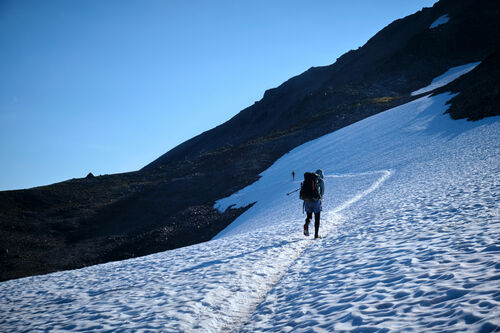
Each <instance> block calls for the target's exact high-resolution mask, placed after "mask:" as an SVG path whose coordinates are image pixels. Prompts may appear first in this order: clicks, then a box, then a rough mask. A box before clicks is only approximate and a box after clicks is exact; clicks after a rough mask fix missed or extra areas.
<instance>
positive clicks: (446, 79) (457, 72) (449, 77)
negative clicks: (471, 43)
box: [411, 61, 481, 96]
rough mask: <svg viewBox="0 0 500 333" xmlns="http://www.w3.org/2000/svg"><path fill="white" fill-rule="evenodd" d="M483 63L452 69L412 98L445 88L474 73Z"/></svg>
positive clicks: (413, 94) (414, 93)
mask: <svg viewBox="0 0 500 333" xmlns="http://www.w3.org/2000/svg"><path fill="white" fill-rule="evenodd" d="M480 63H481V62H480V61H478V62H471V63H469V64H466V65H462V66H457V67H452V68H450V69H448V70H447V71H446V72H445V73H444V74H442V75H440V76H438V77H436V78H435V79H434V80H432V82H431V84H429V85H428V86H426V87H424V88H421V89H418V90H416V91H414V92H412V93H411V95H412V96H416V95H420V94H423V93H426V92H429V91H432V90H434V89H437V88H440V87H443V86H445V85H447V84H448V83H450V82H451V81H453V80H455V79H457V78H459V77H460V76H462V75H464V74H467V73H469V72H470V71H472V70H473V69H474V68H476V66H477V65H479V64H480Z"/></svg>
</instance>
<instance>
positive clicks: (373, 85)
mask: <svg viewBox="0 0 500 333" xmlns="http://www.w3.org/2000/svg"><path fill="white" fill-rule="evenodd" d="M443 15H448V17H449V18H450V19H449V21H448V22H446V23H444V24H441V25H438V26H436V27H433V28H430V27H431V25H432V24H433V23H434V22H435V21H436V20H437V19H438V18H440V17H442V16H443ZM499 22H500V4H499V3H498V2H496V1H487V0H479V1H476V0H475V1H472V0H469V1H466V0H441V1H439V2H438V3H436V4H435V5H434V6H433V7H432V8H424V9H423V10H421V11H419V12H417V13H415V14H413V15H410V16H408V17H406V18H403V19H400V20H396V21H394V22H393V23H391V24H390V25H389V26H387V27H386V28H384V29H383V30H381V31H380V32H379V33H377V34H376V35H375V36H374V37H373V38H371V39H370V40H369V41H368V42H367V43H366V44H365V45H364V46H363V47H361V48H359V49H358V50H352V51H349V52H347V53H346V54H345V55H343V56H342V57H340V58H339V59H337V61H336V62H335V63H334V64H332V65H330V66H325V67H318V68H311V69H309V70H308V71H306V72H304V73H302V74H301V75H298V76H296V77H294V78H291V79H290V80H288V81H286V82H285V83H283V84H282V85H280V86H279V87H277V88H274V89H270V90H268V91H266V92H265V94H264V97H263V98H262V100H260V101H258V102H256V103H255V104H254V105H252V106H250V107H248V108H246V109H244V110H242V111H241V112H240V113H239V114H238V115H236V116H235V117H233V118H232V119H230V120H229V121H227V122H226V123H224V124H222V125H220V126H218V127H216V128H214V129H212V130H210V131H207V132H205V133H202V134H200V135H199V136H197V137H195V138H193V139H191V140H188V141H186V142H185V143H183V144H181V145H179V146H178V147H176V148H174V149H172V150H171V151H169V152H167V153H166V154H165V155H163V156H161V157H159V158H158V159H157V160H156V161H154V162H152V163H151V164H149V165H147V166H146V167H144V168H143V169H142V170H139V171H136V172H130V173H124V174H116V175H106V176H99V177H88V178H82V179H72V180H68V181H66V182H62V183H58V184H54V185H50V186H45V187H38V188H33V189H29V190H20V191H5V192H0V246H1V249H0V267H1V269H0V280H6V279H11V278H16V277H21V276H27V275H33V274H41V273H47V272H51V271H56V270H62V269H72V268H77V267H82V266H87V265H91V264H96V263H102V262H106V261H112V260H120V259H124V258H129V257H134V256H140V255H145V254H149V253H154V252H158V251H163V250H167V249H172V248H177V247H181V246H185V245H189V244H194V243H199V242H203V241H206V240H208V239H210V238H211V237H213V236H214V235H215V234H216V233H217V232H218V231H220V230H222V229H223V228H224V227H225V226H226V225H228V224H229V223H230V222H231V221H233V220H234V219H235V218H236V217H237V216H238V215H240V214H241V213H242V212H243V211H244V210H245V209H246V208H240V209H229V210H227V211H226V212H225V213H220V212H218V211H216V210H214V209H213V204H214V202H215V201H216V200H217V199H220V198H222V197H225V196H228V195H230V194H231V193H234V192H235V191H236V190H238V189H241V188H243V187H244V186H246V185H248V184H250V183H252V182H254V181H255V180H256V179H258V175H259V173H260V172H262V171H263V170H265V169H266V168H267V167H269V166H270V165H271V164H272V163H273V162H274V161H275V160H276V159H278V158H279V157H280V156H282V155H283V154H285V153H287V152H288V151H290V150H291V149H292V148H294V147H296V146H298V145H300V144H302V143H304V142H307V141H309V140H311V139H314V138H317V137H319V136H322V135H324V134H327V133H330V132H332V131H335V130H337V129H340V128H343V127H345V126H347V125H349V124H352V123H354V122H356V121H359V120H361V119H364V118H366V117H368V116H371V115H373V114H376V113H379V112H381V111H384V110H386V109H388V108H391V107H394V106H396V105H400V104H403V103H405V102H408V101H409V100H412V99H414V98H416V97H418V96H412V95H411V92H412V91H415V90H416V89H418V88H421V87H423V86H426V85H427V84H429V83H430V81H431V80H432V78H434V77H436V76H438V75H440V74H442V73H443V72H445V71H446V70H447V69H449V68H451V67H454V66H459V65H463V64H466V63H470V62H476V61H482V62H481V64H480V65H479V66H477V67H476V68H475V69H474V70H473V71H472V72H470V73H468V74H466V75H464V76H463V77H462V78H460V79H459V80H457V81H455V82H453V83H452V84H450V85H449V86H447V87H444V88H441V89H445V90H446V89H447V90H452V91H454V92H460V94H458V95H457V96H456V97H455V98H454V99H453V100H452V101H451V103H452V105H451V108H450V110H449V112H450V114H451V115H452V117H454V118H469V119H471V120H477V119H481V118H483V117H486V116H491V115H498V114H499V112H500V111H499V107H498V106H499V99H500V97H499V89H500V88H499V87H500V85H499V77H500V76H499V75H498V74H499V73H498V68H499V65H500V64H499V53H498V52H499V49H500V48H499V45H500V29H499V28H500V23H499ZM291 171H292V170H290V172H291ZM247 208H248V207H247Z"/></svg>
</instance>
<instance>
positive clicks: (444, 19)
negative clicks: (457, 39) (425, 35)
mask: <svg viewBox="0 0 500 333" xmlns="http://www.w3.org/2000/svg"><path fill="white" fill-rule="evenodd" d="M449 20H450V17H449V16H448V14H444V15H442V16H440V17H438V18H437V20H435V21H434V22H432V24H431V25H430V26H429V29H434V28H435V27H437V26H440V25H441V24H445V23H448V21H449Z"/></svg>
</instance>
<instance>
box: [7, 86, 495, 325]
mask: <svg viewBox="0 0 500 333" xmlns="http://www.w3.org/2000/svg"><path fill="white" fill-rule="evenodd" d="M451 97H452V95H451V94H448V93H445V94H440V95H437V96H433V97H429V96H425V97H421V98H419V99H417V100H415V101H413V102H410V103H408V104H405V105H402V106H399V107H396V108H394V109H391V110H388V111H386V112H383V113H380V114H378V115H375V116H373V117H370V118H367V119H365V120H363V121H360V122H358V123H356V124H353V125H351V126H349V127H346V128H344V129H341V130H339V131H336V132H334V133H332V134H329V135H326V136H323V137H321V138H318V139H316V140H314V141H311V142H308V143H306V144H304V145H302V146H299V147H297V148H296V149H294V150H292V151H291V152H289V153H288V154H286V155H284V156H283V157H282V158H280V159H279V160H278V161H277V162H276V163H275V164H274V165H273V166H271V167H270V168H269V169H268V170H266V171H264V172H263V173H262V177H261V178H260V180H259V181H257V182H256V183H254V184H252V185H250V186H248V187H247V188H245V189H243V190H241V191H239V192H238V193H235V194H234V195H233V196H231V197H229V198H225V199H222V200H220V201H218V202H217V207H218V208H219V209H221V210H224V209H226V208H227V207H229V206H231V205H236V206H245V205H247V204H249V203H253V202H256V203H255V205H254V206H253V207H251V208H250V209H249V210H247V212H245V213H244V214H243V215H241V216H240V217H239V218H238V219H237V220H236V221H235V222H234V223H233V224H231V225H230V226H229V227H228V228H227V229H226V230H225V231H223V232H222V233H221V234H220V235H219V236H218V237H217V239H216V240H212V241H209V242H206V243H202V244H198V245H193V246H189V247H185V248H181V249H177V250H172V251H166V252H163V253H158V254H154V255H150V256H146V257H142V258H136V259H130V260H126V261H121V262H114V263H108V264H104V265H97V266H93V267H87V268H84V269H80V270H73V271H67V272H59V273H54V274H48V275H43V276H35V277H29V278H24V279H18V280H12V281H7V282H2V283H0V331H2V332H14V331H33V332H37V331H50V330H55V331H76V330H83V331H91V332H93V331H95V332H104V331H120V330H122V331H133V332H135V331H162V332H231V331H236V332H262V331H273V332H289V331H292V330H293V331H294V332H333V331H355V330H357V331H360V332H372V331H373V332H374V331H377V330H379V331H385V332H388V331H394V332H400V331H409V330H413V331H415V332H442V331H452V332H458V331H484V332H491V331H494V330H495V329H496V330H498V329H499V327H500V291H499V288H498V287H499V280H500V217H499V216H500V208H499V204H498V198H499V194H500V175H499V171H500V140H499V134H500V122H499V120H500V119H499V117H494V118H488V119H485V120H481V121H477V122H467V121H464V120H459V121H454V120H451V119H450V117H449V116H448V115H445V114H443V112H444V111H445V110H446V109H447V107H448V106H447V105H446V102H447V101H449V99H450V98H451ZM318 168H322V169H323V170H324V172H325V176H326V177H325V178H326V192H325V198H324V205H323V208H324V211H323V213H322V224H321V230H320V234H321V235H322V236H323V239H321V240H313V239H311V238H310V237H309V238H307V237H305V236H304V235H303V234H302V224H303V223H304V215H303V214H302V205H301V202H300V201H299V199H298V194H297V193H293V194H291V195H288V196H287V195H286V193H287V192H290V191H293V190H294V189H296V188H298V186H299V184H300V178H301V174H302V173H303V172H304V171H309V170H310V171H314V170H316V169H318ZM292 171H295V172H296V175H297V176H296V179H295V181H292V179H291V178H292V177H291V172H292Z"/></svg>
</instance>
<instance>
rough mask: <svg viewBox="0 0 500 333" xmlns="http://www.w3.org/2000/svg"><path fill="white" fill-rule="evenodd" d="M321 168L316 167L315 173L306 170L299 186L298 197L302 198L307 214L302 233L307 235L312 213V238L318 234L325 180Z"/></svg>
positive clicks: (317, 236)
mask: <svg viewBox="0 0 500 333" xmlns="http://www.w3.org/2000/svg"><path fill="white" fill-rule="evenodd" d="M323 178H324V176H323V170H321V169H318V170H316V172H315V173H311V172H306V173H305V174H304V181H303V182H302V184H301V188H300V199H302V200H304V206H303V207H304V210H305V212H306V214H307V217H306V223H305V224H304V235H305V236H309V223H310V222H311V219H312V215H313V213H314V238H321V237H320V236H319V219H320V213H321V210H322V206H321V203H322V200H323V194H324V193H325V181H324V180H323Z"/></svg>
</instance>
